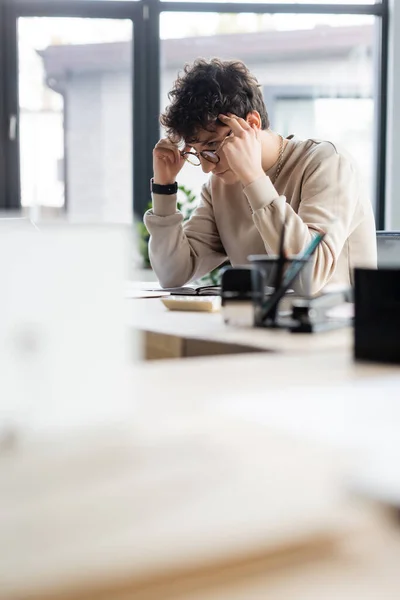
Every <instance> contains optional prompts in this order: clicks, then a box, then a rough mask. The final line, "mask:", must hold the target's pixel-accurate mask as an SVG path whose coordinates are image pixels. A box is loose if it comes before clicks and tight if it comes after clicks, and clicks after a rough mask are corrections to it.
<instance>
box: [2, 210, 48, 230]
mask: <svg viewBox="0 0 400 600" xmlns="http://www.w3.org/2000/svg"><path fill="white" fill-rule="evenodd" d="M30 230H36V231H39V227H38V226H37V224H36V223H35V222H34V221H33V220H32V219H30V218H29V217H20V216H15V217H9V216H2V215H1V214H0V232H4V231H6V232H14V231H30Z"/></svg>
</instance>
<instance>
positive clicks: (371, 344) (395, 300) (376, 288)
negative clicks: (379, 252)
mask: <svg viewBox="0 0 400 600" xmlns="http://www.w3.org/2000/svg"><path fill="white" fill-rule="evenodd" d="M354 308H355V318H354V355H355V358H356V359H362V360H371V361H377V362H390V363H400V269H398V268H396V269H390V268H385V269H378V270H375V269H355V271H354Z"/></svg>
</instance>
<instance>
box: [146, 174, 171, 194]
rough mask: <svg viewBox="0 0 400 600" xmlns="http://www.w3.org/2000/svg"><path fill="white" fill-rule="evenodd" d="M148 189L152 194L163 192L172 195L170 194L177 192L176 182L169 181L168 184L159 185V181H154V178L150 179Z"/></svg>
mask: <svg viewBox="0 0 400 600" xmlns="http://www.w3.org/2000/svg"><path fill="white" fill-rule="evenodd" d="M150 190H151V192H152V193H153V194H164V195H165V196H172V194H177V193H178V184H177V183H176V181H175V183H169V184H168V185H160V184H159V183H154V179H153V178H151V179H150Z"/></svg>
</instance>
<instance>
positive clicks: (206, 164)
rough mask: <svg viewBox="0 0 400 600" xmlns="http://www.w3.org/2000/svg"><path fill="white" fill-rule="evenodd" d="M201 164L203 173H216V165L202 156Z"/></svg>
mask: <svg viewBox="0 0 400 600" xmlns="http://www.w3.org/2000/svg"><path fill="white" fill-rule="evenodd" d="M200 164H201V168H202V170H203V173H211V171H214V169H215V167H216V166H217V165H216V163H212V162H211V161H209V160H207V159H205V158H203V157H202V156H200Z"/></svg>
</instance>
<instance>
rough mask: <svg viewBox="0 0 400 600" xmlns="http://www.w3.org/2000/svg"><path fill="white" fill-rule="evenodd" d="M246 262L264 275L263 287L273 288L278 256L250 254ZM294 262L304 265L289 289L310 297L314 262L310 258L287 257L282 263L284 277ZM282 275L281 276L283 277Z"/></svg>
mask: <svg viewBox="0 0 400 600" xmlns="http://www.w3.org/2000/svg"><path fill="white" fill-rule="evenodd" d="M248 260H249V261H250V263H251V264H252V265H254V266H255V267H257V269H259V270H260V271H262V272H263V274H264V281H265V285H266V286H268V287H271V288H272V287H274V285H275V280H276V272H277V268H278V263H279V256H276V255H269V254H251V255H250V256H248ZM294 261H300V262H303V263H305V264H304V267H303V268H302V270H301V271H300V273H299V274H298V276H297V277H296V279H295V280H294V282H293V284H292V285H291V289H293V290H294V291H295V292H296V294H299V295H301V296H307V297H308V296H311V289H312V286H311V283H312V272H313V265H314V260H313V257H311V258H298V257H297V256H289V257H288V258H285V263H284V271H283V274H284V275H285V273H286V271H287V270H288V269H289V268H290V267H291V266H292V264H293V262H294ZM284 275H283V276H284Z"/></svg>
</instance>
